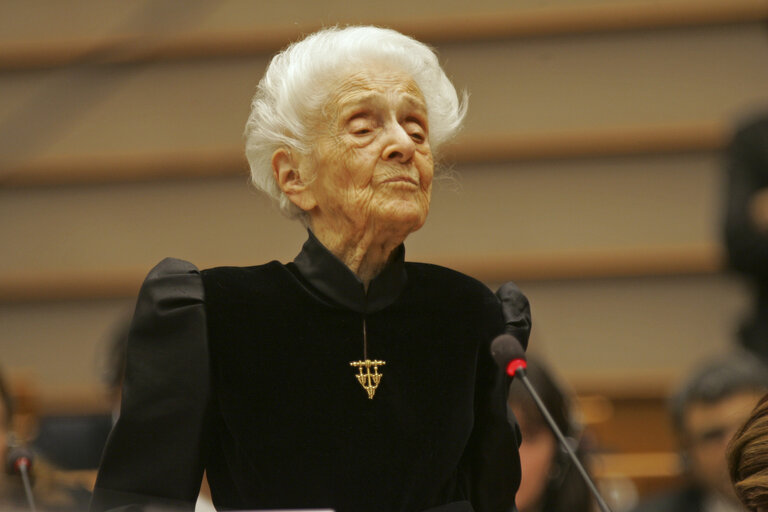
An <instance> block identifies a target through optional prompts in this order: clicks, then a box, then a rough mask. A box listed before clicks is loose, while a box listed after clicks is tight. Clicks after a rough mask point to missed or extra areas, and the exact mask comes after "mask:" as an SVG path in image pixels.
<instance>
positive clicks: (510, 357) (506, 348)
mask: <svg viewBox="0 0 768 512" xmlns="http://www.w3.org/2000/svg"><path fill="white" fill-rule="evenodd" d="M491 355H492V356H493V358H494V359H495V360H496V363H497V364H498V365H499V366H500V367H502V368H504V371H506V372H507V375H509V376H510V377H520V380H522V381H523V384H524V385H525V388H526V389H527V390H528V392H529V393H530V394H531V397H532V398H533V401H534V402H536V406H537V407H538V408H539V411H541V414H542V416H544V419H546V420H547V423H548V424H549V427H550V428H551V429H552V432H553V433H554V434H555V437H557V440H558V441H559V442H560V446H562V447H563V448H564V449H565V451H566V452H567V453H568V456H569V457H570V459H571V462H573V464H574V465H575V466H576V469H578V470H579V473H580V474H581V478H582V479H584V482H585V483H586V484H587V487H589V490H590V491H591V492H592V495H593V496H594V497H595V500H596V501H597V505H598V506H599V507H600V510H602V512H612V511H611V508H610V507H609V506H608V504H607V503H606V502H605V500H604V499H603V496H602V495H601V494H600V491H598V490H597V486H595V483H594V482H593V481H592V478H590V476H589V474H588V473H587V470H586V469H584V466H583V465H582V463H581V461H580V460H579V458H578V457H576V454H575V453H574V452H573V449H572V448H571V446H570V444H569V443H568V441H567V440H566V439H565V436H564V435H563V433H562V432H561V431H560V429H559V428H558V426H557V424H556V423H555V420H554V419H552V415H551V414H549V411H548V410H547V407H546V406H545V405H544V402H543V401H542V400H541V398H540V397H539V394H538V393H537V392H536V389H535V388H534V387H533V384H531V381H530V380H528V375H527V374H526V371H525V369H526V368H527V366H528V365H527V363H526V361H525V351H524V350H523V346H522V345H521V344H520V342H519V341H518V340H517V338H515V337H514V336H512V335H510V334H502V335H501V336H498V337H497V338H496V339H495V340H493V343H491Z"/></svg>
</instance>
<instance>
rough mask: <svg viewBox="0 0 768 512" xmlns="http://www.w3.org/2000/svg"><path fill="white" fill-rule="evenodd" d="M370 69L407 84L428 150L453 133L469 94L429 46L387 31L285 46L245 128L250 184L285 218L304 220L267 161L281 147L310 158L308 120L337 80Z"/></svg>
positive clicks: (345, 33)
mask: <svg viewBox="0 0 768 512" xmlns="http://www.w3.org/2000/svg"><path fill="white" fill-rule="evenodd" d="M370 63H383V64H386V65H388V66H392V67H394V68H395V69H397V70H398V71H403V72H405V73H407V74H408V75H410V77H411V78H413V80H414V82H415V83H416V85H417V86H418V87H419V89H420V91H421V93H422V95H423V96H424V100H425V102H426V105H427V117H428V122H429V142H430V146H431V147H432V150H433V152H435V151H436V150H437V148H438V147H439V146H440V144H442V143H443V142H445V141H447V140H448V139H450V138H451V137H452V136H453V135H455V134H456V132H457V131H458V130H459V128H460V126H461V122H462V120H463V119H464V115H465V114H466V111H467V94H466V93H464V94H463V95H462V97H461V99H459V97H458V94H457V93H456V89H455V88H454V87H453V84H451V81H450V80H449V79H448V77H447V76H446V75H445V72H444V71H443V69H442V68H441V67H440V63H439V62H438V60H437V55H436V54H435V52H434V51H433V50H432V49H431V48H430V47H428V46H427V45H425V44H423V43H420V42H419V41H416V40H415V39H413V38H410V37H408V36H405V35H403V34H401V33H399V32H396V31H394V30H391V29H386V28H379V27H369V26H352V27H346V28H338V27H333V28H328V29H324V30H321V31H319V32H315V33H314V34H311V35H310V36H308V37H307V38H305V39H303V40H301V41H299V42H296V43H293V44H291V45H290V46H288V48H286V49H285V50H284V51H282V52H280V53H278V54H277V55H275V57H274V58H273V59H272V62H270V64H269V67H268V68H267V72H266V74H265V75H264V77H263V78H262V79H261V81H260V82H259V85H258V87H257V89H256V94H255V95H254V97H253V100H252V101H251V114H250V116H249V117H248V122H247V123H246V125H245V154H246V157H247V158H248V164H249V165H250V168H251V181H252V182H253V184H254V186H255V187H256V188H258V189H260V190H262V191H264V192H265V193H266V194H267V195H269V196H270V197H272V198H273V199H275V200H276V201H277V202H278V204H279V206H280V210H281V211H282V212H283V213H284V214H286V215H287V216H288V217H291V218H295V217H303V213H304V212H302V211H301V209H300V208H298V207H297V206H296V205H294V204H293V203H292V202H291V201H290V200H289V199H288V197H287V196H286V195H285V194H284V193H283V191H282V190H281V189H280V187H279V186H278V184H277V181H276V180H275V177H274V174H273V171H272V155H273V154H274V152H275V151H276V150H277V149H279V148H281V147H282V148H285V147H287V148H289V149H291V150H294V151H297V152H299V153H300V154H309V152H310V149H311V148H310V145H311V142H312V133H311V132H310V129H309V128H310V127H309V126H308V124H309V120H310V119H311V118H312V116H313V115H317V114H319V113H320V112H321V110H322V108H323V107H324V106H325V103H326V102H327V100H328V97H329V95H330V93H331V92H332V87H333V86H334V84H335V83H337V82H338V79H339V78H343V77H344V75H345V74H348V73H351V72H353V71H355V70H357V69H359V67H360V66H361V65H365V64H370Z"/></svg>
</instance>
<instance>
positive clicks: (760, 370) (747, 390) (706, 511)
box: [635, 351, 768, 512]
mask: <svg viewBox="0 0 768 512" xmlns="http://www.w3.org/2000/svg"><path fill="white" fill-rule="evenodd" d="M766 391H768V368H766V366H765V365H763V364H762V363H761V362H760V360H758V359H757V358H756V357H755V356H754V355H753V354H751V353H747V352H743V351H737V352H733V353H730V354H728V355H726V356H724V357H723V356H721V357H717V358H714V359H712V360H710V361H707V362H706V363H704V364H703V365H701V366H700V367H698V368H697V369H696V370H695V371H694V372H693V373H692V374H691V375H690V376H689V377H688V378H687V379H685V381H684V383H683V384H682V386H681V387H680V389H679V390H678V391H677V393H675V394H674V395H673V397H672V399H671V401H670V407H671V414H672V422H673V427H674V429H675V433H676V434H677V437H678V440H679V443H680V450H681V458H682V466H683V471H684V475H685V477H686V485H685V486H684V487H683V488H681V489H676V490H673V491H671V492H668V493H666V494H663V495H660V496H656V497H653V498H650V499H649V500H647V501H645V502H643V503H641V504H640V506H639V507H638V508H637V509H635V512H741V511H743V510H744V509H743V507H742V506H741V504H740V503H739V502H738V499H737V498H736V494H735V493H734V491H733V486H732V485H731V481H730V477H729V474H728V466H727V464H726V458H725V454H726V446H727V444H728V440H729V439H730V438H731V437H732V436H733V434H734V433H735V432H736V431H737V430H738V428H739V427H740V426H741V425H742V424H743V423H744V421H745V420H746V418H747V417H748V416H749V413H750V411H752V409H753V408H754V406H755V404H756V403H757V402H758V400H759V399H760V397H762V396H763V395H764V394H765V393H766Z"/></svg>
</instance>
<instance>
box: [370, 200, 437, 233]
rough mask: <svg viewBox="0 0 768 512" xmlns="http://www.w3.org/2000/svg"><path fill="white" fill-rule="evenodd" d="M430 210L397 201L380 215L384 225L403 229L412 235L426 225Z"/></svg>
mask: <svg viewBox="0 0 768 512" xmlns="http://www.w3.org/2000/svg"><path fill="white" fill-rule="evenodd" d="M427 213H428V208H424V207H423V206H421V205H418V204H414V203H413V202H410V201H397V202H393V203H391V204H388V205H386V207H385V208H382V209H381V210H380V214H379V215H378V218H379V220H380V221H381V223H382V224H384V225H385V226H386V225H389V226H391V227H393V228H396V229H397V227H402V230H403V231H407V232H409V233H412V232H414V231H416V230H417V229H419V228H420V227H421V226H423V225H424V222H425V221H426V220H427Z"/></svg>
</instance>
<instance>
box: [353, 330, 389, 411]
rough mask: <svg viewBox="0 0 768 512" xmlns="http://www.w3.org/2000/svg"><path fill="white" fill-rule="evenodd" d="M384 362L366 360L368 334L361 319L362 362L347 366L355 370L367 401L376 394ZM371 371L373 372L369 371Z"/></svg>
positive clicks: (354, 362)
mask: <svg viewBox="0 0 768 512" xmlns="http://www.w3.org/2000/svg"><path fill="white" fill-rule="evenodd" d="M386 364H387V363H386V361H381V360H379V359H374V360H370V359H368V333H367V332H366V328H365V318H363V360H362V361H352V362H351V363H349V366H352V367H353V368H357V373H356V374H355V377H356V378H357V382H359V383H360V385H361V386H363V389H364V390H365V391H366V392H367V393H368V399H369V400H373V395H375V394H376V388H378V387H379V382H381V377H382V376H383V374H381V373H379V366H384V365H386ZM371 370H373V371H371Z"/></svg>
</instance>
